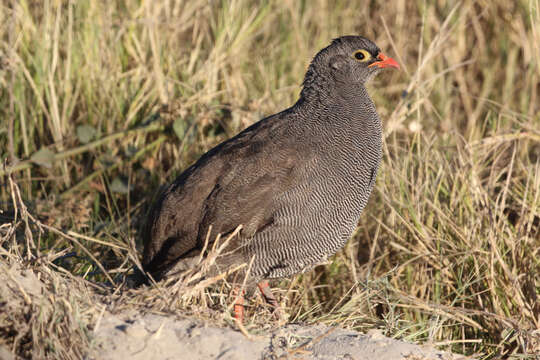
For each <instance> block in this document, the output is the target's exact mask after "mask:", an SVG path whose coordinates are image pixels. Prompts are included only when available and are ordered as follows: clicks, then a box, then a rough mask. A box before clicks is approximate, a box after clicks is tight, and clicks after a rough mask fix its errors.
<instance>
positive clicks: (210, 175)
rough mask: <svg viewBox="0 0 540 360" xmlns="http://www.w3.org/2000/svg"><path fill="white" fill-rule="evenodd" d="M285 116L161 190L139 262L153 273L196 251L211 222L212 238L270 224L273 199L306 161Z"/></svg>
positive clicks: (255, 129)
mask: <svg viewBox="0 0 540 360" xmlns="http://www.w3.org/2000/svg"><path fill="white" fill-rule="evenodd" d="M289 116H290V115H289ZM287 117H288V116H287V113H286V112H284V113H281V114H278V115H274V116H273V117H271V118H267V119H263V120H261V121H260V122H258V123H256V124H255V125H253V126H252V127H250V128H248V129H246V130H244V131H243V132H242V133H240V134H238V135H237V136H236V137H234V138H232V139H230V140H228V141H226V142H224V143H222V144H220V145H218V146H217V147H216V148H214V149H212V150H210V151H209V152H208V153H206V154H205V155H203V156H202V157H201V159H199V161H197V162H196V163H195V164H194V165H192V166H191V167H190V168H188V169H187V170H186V171H185V172H184V173H182V174H181V175H180V176H179V177H178V178H177V179H176V180H175V181H174V183H173V184H171V185H170V186H169V187H168V188H167V189H166V190H165V191H164V192H163V194H162V195H161V196H160V198H159V199H158V201H157V202H156V204H155V205H154V207H153V208H152V210H151V211H150V213H149V217H148V221H147V224H146V227H145V230H144V233H143V237H144V242H145V249H144V257H143V265H144V268H145V270H146V271H148V272H150V273H151V274H152V275H153V276H154V278H156V279H159V278H161V276H162V275H163V274H164V273H166V271H167V270H168V269H170V268H171V267H172V266H173V265H174V264H175V263H176V262H177V261H178V260H179V259H181V258H183V257H186V256H189V255H190V252H193V251H196V250H200V249H201V248H202V246H203V245H204V241H205V239H206V236H207V234H208V229H209V228H210V225H211V226H212V233H211V234H210V238H209V239H210V240H211V241H212V240H214V239H215V236H216V235H217V234H218V233H221V234H226V233H229V232H232V231H234V229H236V227H237V226H238V225H243V230H242V235H243V236H252V235H253V234H255V233H256V232H257V231H260V230H261V229H262V228H265V227H266V226H268V225H269V224H271V222H272V218H273V212H274V209H273V207H272V202H273V199H275V198H276V196H278V195H279V194H281V193H283V192H284V191H286V190H287V189H288V188H289V187H290V186H291V185H292V184H294V183H295V178H296V176H297V173H298V172H297V171H296V170H297V169H298V167H299V165H300V164H301V163H302V161H303V160H304V159H302V154H300V153H299V152H298V149H297V148H296V144H294V142H291V140H290V139H288V137H287V136H286V135H285V134H284V132H285V131H286V126H287V123H286V122H287V121H290V120H291V119H288V118H287ZM287 141H289V143H287Z"/></svg>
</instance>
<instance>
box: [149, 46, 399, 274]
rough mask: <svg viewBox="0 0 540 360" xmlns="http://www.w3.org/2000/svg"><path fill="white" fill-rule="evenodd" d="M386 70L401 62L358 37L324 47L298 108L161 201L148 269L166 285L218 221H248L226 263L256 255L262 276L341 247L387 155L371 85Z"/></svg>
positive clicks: (241, 137) (203, 164) (181, 180)
mask: <svg viewBox="0 0 540 360" xmlns="http://www.w3.org/2000/svg"><path fill="white" fill-rule="evenodd" d="M358 50H365V51H367V53H365V54H367V55H364V53H363V54H362V55H361V56H358V57H357V58H355V56H354V54H356V52H357V51H358ZM360 57H363V59H362V60H359V59H358V58H360ZM366 57H367V60H365V58H366ZM388 66H391V67H397V64H396V63H395V62H394V61H393V60H392V59H390V58H386V57H385V56H384V55H382V53H381V52H380V50H379V48H378V47H377V46H376V45H375V44H374V43H372V42H371V41H370V40H368V39H365V38H363V37H359V36H346V37H341V38H338V39H336V40H334V41H333V42H332V44H331V45H329V46H328V47H326V48H325V49H323V50H321V51H320V52H319V53H318V54H317V55H316V56H315V58H314V59H313V61H312V63H311V64H310V66H309V69H308V71H307V73H306V77H305V80H304V84H303V89H302V92H301V96H300V99H299V100H298V102H297V103H296V104H295V105H294V106H292V107H291V108H289V109H287V110H285V111H283V112H280V113H278V114H275V115H272V116H269V117H267V118H265V119H262V120H260V121H259V122H257V123H256V124H254V125H252V126H251V127H249V128H247V129H246V130H244V131H242V132H241V133H239V134H238V135H236V136H235V137H233V138H231V139H229V140H228V141H225V142H223V143H221V144H220V145H218V146H217V147H215V148H214V149H212V150H210V151H209V152H208V153H206V154H204V155H203V156H202V157H201V158H200V159H199V160H198V161H197V162H196V163H195V164H193V165H192V166H191V167H189V168H188V169H187V170H186V171H185V172H184V173H182V174H181V175H180V176H179V177H178V178H177V179H176V180H175V181H174V182H173V183H172V184H171V185H170V186H169V187H168V188H167V189H166V190H165V191H164V192H163V193H162V194H161V195H160V197H159V198H158V201H157V202H156V204H155V205H154V206H153V208H152V210H151V211H150V213H149V217H148V220H147V224H146V227H145V230H144V234H143V237H144V242H145V249H144V259H143V265H144V268H145V270H146V271H147V272H149V273H150V274H152V275H153V276H154V278H156V280H159V279H160V278H162V277H163V276H165V275H166V274H167V273H168V272H169V271H170V269H171V268H172V267H174V266H175V264H177V263H178V262H183V261H187V259H189V258H193V257H195V256H198V255H199V253H200V251H201V249H202V247H203V244H204V240H205V238H206V236H207V233H208V231H209V228H210V225H212V234H211V237H210V239H214V238H215V235H216V234H218V233H222V234H226V233H229V232H231V231H233V230H234V229H235V228H236V227H237V226H238V225H240V224H242V225H243V230H242V232H241V235H240V236H239V238H238V239H237V240H236V242H235V243H234V244H233V246H234V247H238V251H236V252H235V253H234V256H232V257H227V260H226V262H227V263H226V264H224V265H231V264H236V263H242V262H249V260H250V259H251V258H252V257H254V258H255V259H254V262H253V267H252V269H251V275H252V277H253V278H255V279H262V278H276V277H285V276H289V275H293V274H295V273H298V272H301V271H305V270H307V269H309V268H311V267H312V266H314V265H316V264H317V263H320V262H321V261H323V260H325V258H327V257H328V256H330V255H332V254H334V253H335V252H336V251H337V250H339V249H340V248H341V247H343V246H344V244H345V242H346V241H347V239H348V238H349V237H350V236H351V234H352V232H353V231H354V229H355V227H356V224H357V221H358V219H359V217H360V214H361V212H362V210H363V208H364V206H365V205H366V203H367V201H368V198H369V195H370V193H371V190H372V188H373V185H374V182H375V176H376V173H377V169H378V167H379V163H380V160H381V155H382V139H381V136H382V134H381V132H382V129H381V122H380V120H379V117H378V115H377V113H376V111H375V106H374V104H373V102H372V101H371V99H370V97H369V96H368V93H367V91H366V89H365V83H366V81H368V80H369V79H371V78H372V77H373V76H374V75H375V74H376V73H378V72H379V71H380V69H381V68H384V67H388ZM224 261H225V260H224Z"/></svg>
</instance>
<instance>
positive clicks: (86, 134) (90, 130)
mask: <svg viewBox="0 0 540 360" xmlns="http://www.w3.org/2000/svg"><path fill="white" fill-rule="evenodd" d="M94 136H96V129H94V127H93V126H91V125H80V126H77V138H79V141H80V142H81V143H83V144H87V143H89V142H90V141H92V139H93V138H94Z"/></svg>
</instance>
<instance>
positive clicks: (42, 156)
mask: <svg viewBox="0 0 540 360" xmlns="http://www.w3.org/2000/svg"><path fill="white" fill-rule="evenodd" d="M30 161H32V162H33V163H36V164H38V165H41V166H45V167H46V168H51V167H52V163H53V162H54V152H52V151H51V150H49V149H48V148H46V147H43V148H41V149H39V150H38V151H37V152H35V153H34V154H33V155H32V156H31V157H30Z"/></svg>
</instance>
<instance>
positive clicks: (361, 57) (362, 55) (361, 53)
mask: <svg viewBox="0 0 540 360" xmlns="http://www.w3.org/2000/svg"><path fill="white" fill-rule="evenodd" d="M370 57H371V54H370V53H369V52H368V51H367V50H364V49H362V50H356V51H355V52H354V53H353V58H355V59H356V60H358V61H361V62H364V61H367V60H369V58H370Z"/></svg>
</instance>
